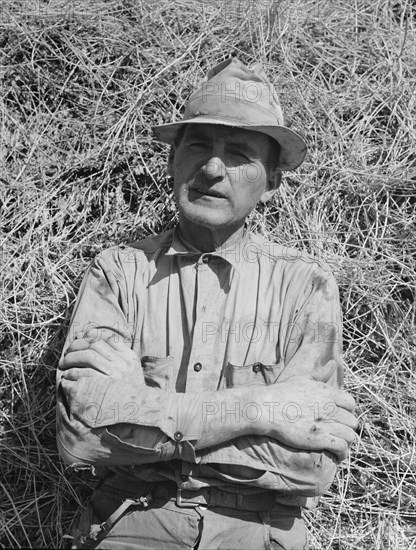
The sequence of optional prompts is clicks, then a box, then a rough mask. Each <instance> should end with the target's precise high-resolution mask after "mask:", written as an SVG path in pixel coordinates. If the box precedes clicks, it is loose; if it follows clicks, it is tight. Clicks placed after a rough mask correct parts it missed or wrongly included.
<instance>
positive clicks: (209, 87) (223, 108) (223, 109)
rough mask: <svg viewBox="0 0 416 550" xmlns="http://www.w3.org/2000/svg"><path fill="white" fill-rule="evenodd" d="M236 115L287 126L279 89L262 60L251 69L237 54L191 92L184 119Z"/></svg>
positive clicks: (249, 121) (244, 119)
mask: <svg viewBox="0 0 416 550" xmlns="http://www.w3.org/2000/svg"><path fill="white" fill-rule="evenodd" d="M207 115H208V116H213V117H218V118H220V117H223V118H224V117H225V118H235V119H237V120H239V121H241V122H243V123H245V124H247V125H257V124H266V125H278V126H283V125H284V119H283V112H282V109H281V107H280V103H279V99H278V97H277V94H276V90H275V89H274V86H273V85H272V84H271V82H270V81H269V80H268V79H267V77H266V74H265V72H264V70H263V68H262V66H261V65H260V64H259V63H256V64H255V65H254V66H253V67H251V68H249V67H247V66H245V65H244V64H243V63H242V62H241V61H240V60H239V59H238V58H236V57H233V58H231V59H227V60H225V61H223V62H221V63H219V64H218V65H217V66H216V67H214V68H213V69H211V70H210V71H209V72H208V75H207V79H206V80H205V81H203V82H202V84H201V86H200V87H199V88H198V89H197V90H196V91H195V92H193V93H192V94H191V96H190V98H189V102H188V104H187V106H186V108H185V113H184V117H183V120H190V119H193V118H196V117H198V116H207Z"/></svg>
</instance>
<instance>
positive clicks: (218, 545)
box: [72, 476, 308, 550]
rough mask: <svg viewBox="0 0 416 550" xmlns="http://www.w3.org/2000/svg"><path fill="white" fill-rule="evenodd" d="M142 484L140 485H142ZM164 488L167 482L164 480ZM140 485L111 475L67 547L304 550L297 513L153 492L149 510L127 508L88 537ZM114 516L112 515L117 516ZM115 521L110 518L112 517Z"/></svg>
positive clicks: (304, 538) (303, 534) (302, 528)
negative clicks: (187, 502)
mask: <svg viewBox="0 0 416 550" xmlns="http://www.w3.org/2000/svg"><path fill="white" fill-rule="evenodd" d="M141 483H142V482H141ZM166 483H167V484H169V483H170V482H166ZM140 489H142V492H143V493H144V492H145V489H144V488H143V483H142V487H141V488H140V487H132V486H131V484H130V486H127V483H126V481H125V480H123V479H122V478H120V477H117V476H115V477H113V478H111V479H110V480H108V481H104V482H103V483H101V484H100V485H99V486H98V488H97V489H96V490H95V491H94V493H93V495H92V498H91V500H90V502H89V503H88V505H87V506H86V508H85V509H84V510H83V512H82V514H81V518H80V521H79V524H78V527H77V529H76V532H75V533H74V543H73V546H72V548H73V549H74V550H75V549H79V548H100V549H107V550H133V549H134V550H152V549H154V550H156V549H157V550H165V549H166V550H176V549H192V550H211V549H222V550H237V549H238V550H266V549H267V550H304V549H307V548H308V544H307V536H306V530H305V526H304V522H303V519H302V517H301V513H300V509H299V508H295V507H286V506H275V507H270V508H269V509H268V510H255V511H253V510H244V509H238V510H235V509H230V508H226V507H222V506H218V505H216V506H214V507H211V506H209V507H208V506H204V505H198V504H197V505H193V506H190V507H186V506H185V507H184V506H178V502H177V499H176V498H174V497H173V496H169V491H162V492H160V491H156V496H155V497H154V499H153V500H152V501H151V503H150V505H149V506H146V507H144V506H143V505H140V504H137V505H131V506H129V507H128V508H127V509H126V510H125V511H124V512H123V513H122V515H121V516H120V517H118V518H117V521H116V522H115V523H114V524H112V525H111V528H110V529H109V530H106V531H105V532H104V533H102V532H101V533H100V535H99V536H98V537H97V539H96V540H94V537H92V538H91V537H88V535H89V534H90V533H91V532H94V531H95V532H97V531H99V526H100V525H101V524H102V523H103V522H105V521H106V520H107V519H108V518H109V517H111V516H112V515H114V512H115V511H116V510H117V509H119V507H120V504H121V503H122V502H123V501H124V500H125V499H129V498H131V497H135V498H136V497H137V496H138V494H139V492H140ZM116 515H117V514H116ZM113 517H114V516H113Z"/></svg>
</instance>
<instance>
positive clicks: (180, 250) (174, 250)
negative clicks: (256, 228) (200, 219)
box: [166, 225, 249, 272]
mask: <svg viewBox="0 0 416 550" xmlns="http://www.w3.org/2000/svg"><path fill="white" fill-rule="evenodd" d="M248 240H249V231H248V230H247V229H246V228H245V227H243V228H241V229H240V230H239V231H238V232H237V233H236V234H234V235H232V236H231V237H230V238H229V239H228V241H226V242H225V243H223V244H222V245H221V246H219V247H218V248H216V249H215V250H213V251H209V252H201V251H200V250H198V249H197V248H195V247H194V246H193V245H191V244H190V243H188V241H186V240H185V239H184V238H183V236H182V233H181V230H180V228H179V225H177V226H176V227H175V229H174V231H173V234H172V241H171V244H170V247H169V249H168V251H167V252H166V255H167V256H178V255H182V256H202V255H203V254H205V255H210V256H217V257H219V258H222V259H223V260H225V261H227V262H228V263H229V264H230V265H232V266H233V267H234V269H235V270H236V271H238V272H240V270H241V267H242V261H243V260H244V246H245V245H246V243H247V241H248Z"/></svg>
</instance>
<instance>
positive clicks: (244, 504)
mask: <svg viewBox="0 0 416 550" xmlns="http://www.w3.org/2000/svg"><path fill="white" fill-rule="evenodd" d="M152 497H153V501H154V502H155V503H156V502H157V501H158V500H161V499H164V500H166V499H168V500H173V501H175V502H176V505H177V506H178V507H179V508H197V507H198V506H206V507H208V508H214V507H221V508H231V509H233V510H248V511H252V512H261V511H266V510H271V509H272V508H277V507H278V506H279V505H278V504H277V503H276V497H275V494H274V493H273V492H272V491H267V492H261V493H256V494H246V495H244V494H241V493H231V492H228V491H223V490H221V489H220V488H218V487H206V488H202V489H200V490H198V491H189V490H186V489H179V488H177V487H176V484H174V483H170V482H167V483H156V484H155V485H154V487H153V490H152Z"/></svg>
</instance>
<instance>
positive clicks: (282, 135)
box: [152, 116, 307, 170]
mask: <svg viewBox="0 0 416 550" xmlns="http://www.w3.org/2000/svg"><path fill="white" fill-rule="evenodd" d="M186 124H216V125H219V126H229V127H234V128H241V129H243V130H252V131H253V132H260V133H262V134H266V135H268V136H270V137H271V138H272V139H274V140H275V141H277V142H278V143H279V145H280V147H281V153H280V157H279V168H280V169H281V170H295V169H296V168H297V167H298V166H300V165H301V164H302V162H303V160H304V159H305V156H306V152H307V146H306V143H305V142H304V140H303V139H302V138H301V137H300V136H299V135H298V134H297V133H296V132H294V131H293V130H290V129H289V128H286V126H273V125H253V124H245V123H243V122H241V121H239V120H235V119H230V120H227V119H225V118H223V117H222V118H221V119H218V118H215V117H213V116H198V117H197V118H192V119H189V120H183V121H181V122H172V123H169V124H160V125H159V126H153V128H152V130H153V131H154V133H155V134H156V136H157V137H158V138H159V139H160V140H161V141H163V142H164V143H168V144H170V145H172V143H173V142H174V141H175V138H176V136H177V135H178V133H179V131H180V129H181V128H182V127H183V126H184V125H186Z"/></svg>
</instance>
